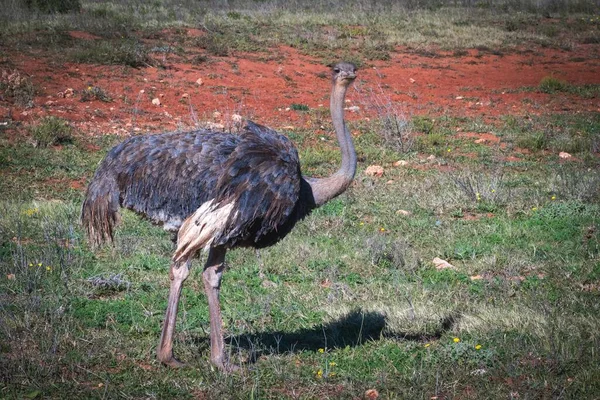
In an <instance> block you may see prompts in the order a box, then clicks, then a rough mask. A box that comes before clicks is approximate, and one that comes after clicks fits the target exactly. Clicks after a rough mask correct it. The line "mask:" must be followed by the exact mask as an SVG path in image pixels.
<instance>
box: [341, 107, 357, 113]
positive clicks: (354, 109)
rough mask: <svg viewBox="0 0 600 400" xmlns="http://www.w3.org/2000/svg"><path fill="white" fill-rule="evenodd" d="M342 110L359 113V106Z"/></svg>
mask: <svg viewBox="0 0 600 400" xmlns="http://www.w3.org/2000/svg"><path fill="white" fill-rule="evenodd" d="M344 110H347V111H350V112H358V111H360V107H359V106H350V107H346V108H344Z"/></svg>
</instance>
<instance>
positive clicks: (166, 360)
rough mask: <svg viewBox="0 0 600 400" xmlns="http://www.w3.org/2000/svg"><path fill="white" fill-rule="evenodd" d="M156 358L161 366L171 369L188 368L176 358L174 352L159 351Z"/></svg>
mask: <svg viewBox="0 0 600 400" xmlns="http://www.w3.org/2000/svg"><path fill="white" fill-rule="evenodd" d="M156 358H158V361H160V363H161V364H163V365H166V366H168V367H171V368H183V367H186V366H187V364H186V363H184V362H182V361H179V360H178V359H177V358H175V356H174V355H173V350H170V351H161V350H159V351H158V352H157V354H156Z"/></svg>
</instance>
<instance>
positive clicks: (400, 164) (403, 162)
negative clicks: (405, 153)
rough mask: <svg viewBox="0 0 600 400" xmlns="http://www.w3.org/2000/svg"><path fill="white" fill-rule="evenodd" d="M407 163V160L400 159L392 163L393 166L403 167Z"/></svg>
mask: <svg viewBox="0 0 600 400" xmlns="http://www.w3.org/2000/svg"><path fill="white" fill-rule="evenodd" d="M407 165H408V161H405V160H400V161H396V162H395V163H394V167H405V166H407Z"/></svg>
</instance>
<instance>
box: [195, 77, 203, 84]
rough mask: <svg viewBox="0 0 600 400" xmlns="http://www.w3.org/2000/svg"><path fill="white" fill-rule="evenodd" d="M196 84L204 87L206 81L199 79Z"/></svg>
mask: <svg viewBox="0 0 600 400" xmlns="http://www.w3.org/2000/svg"><path fill="white" fill-rule="evenodd" d="M196 84H197V85H198V86H202V85H204V81H203V80H202V78H198V79H197V80H196Z"/></svg>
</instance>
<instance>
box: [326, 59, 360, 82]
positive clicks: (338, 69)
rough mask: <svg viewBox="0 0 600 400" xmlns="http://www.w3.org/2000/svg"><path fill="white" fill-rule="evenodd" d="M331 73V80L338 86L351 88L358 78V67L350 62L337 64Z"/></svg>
mask: <svg viewBox="0 0 600 400" xmlns="http://www.w3.org/2000/svg"><path fill="white" fill-rule="evenodd" d="M331 71H332V76H331V78H332V80H333V83H334V84H336V85H344V86H349V85H350V84H351V83H352V82H353V81H354V79H355V78H356V66H355V65H354V64H352V63H349V62H340V63H337V64H335V65H334V66H333V67H332V69H331Z"/></svg>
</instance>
